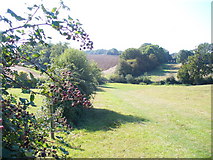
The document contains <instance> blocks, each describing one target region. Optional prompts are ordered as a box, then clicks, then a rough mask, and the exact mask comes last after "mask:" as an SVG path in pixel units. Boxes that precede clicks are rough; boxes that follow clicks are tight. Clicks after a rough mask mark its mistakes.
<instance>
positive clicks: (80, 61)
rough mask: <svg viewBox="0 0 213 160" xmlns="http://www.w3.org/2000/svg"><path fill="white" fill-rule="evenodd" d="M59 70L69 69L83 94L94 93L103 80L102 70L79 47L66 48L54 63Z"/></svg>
mask: <svg viewBox="0 0 213 160" xmlns="http://www.w3.org/2000/svg"><path fill="white" fill-rule="evenodd" d="M52 66H53V67H54V68H57V69H58V72H62V71H63V70H69V71H71V72H72V76H73V78H74V79H73V80H74V81H75V82H76V85H77V86H78V88H79V89H80V90H81V92H82V93H83V94H86V95H87V96H89V95H91V94H92V93H94V91H95V90H96V89H97V85H98V84H99V83H102V82H101V80H102V79H101V77H102V76H101V70H100V69H99V68H98V67H97V65H96V64H94V63H89V61H88V60H87V58H86V54H85V53H84V52H83V51H79V50H77V49H71V48H70V49H66V50H65V52H64V53H62V54H61V55H60V56H59V57H58V58H57V59H55V60H54V63H53V64H52Z"/></svg>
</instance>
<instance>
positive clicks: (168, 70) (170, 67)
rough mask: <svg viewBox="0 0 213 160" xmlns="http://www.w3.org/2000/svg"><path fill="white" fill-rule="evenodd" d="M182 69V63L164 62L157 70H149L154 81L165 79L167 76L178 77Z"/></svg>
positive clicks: (149, 74)
mask: <svg viewBox="0 0 213 160" xmlns="http://www.w3.org/2000/svg"><path fill="white" fill-rule="evenodd" d="M179 69H180V64H173V63H169V64H162V65H160V66H159V67H157V68H156V69H155V70H153V71H150V72H148V76H150V78H151V80H152V81H161V80H165V79H166V78H167V77H170V76H174V77H175V78H177V72H178V70H179Z"/></svg>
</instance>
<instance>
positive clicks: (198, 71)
mask: <svg viewBox="0 0 213 160" xmlns="http://www.w3.org/2000/svg"><path fill="white" fill-rule="evenodd" d="M212 72H213V67H212V64H206V63H205V58H204V56H203V55H199V54H195V55H194V56H190V57H189V59H188V62H187V63H185V64H183V65H182V66H181V68H180V70H179V71H178V75H177V77H178V79H179V80H180V81H181V82H182V83H186V84H202V83H203V81H204V79H205V77H207V76H209V74H211V73H212Z"/></svg>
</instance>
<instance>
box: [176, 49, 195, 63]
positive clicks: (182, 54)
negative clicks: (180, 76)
mask: <svg viewBox="0 0 213 160" xmlns="http://www.w3.org/2000/svg"><path fill="white" fill-rule="evenodd" d="M192 55H193V52H192V51H188V50H180V51H179V52H178V56H177V62H178V63H182V64H185V63H186V62H187V60H188V57H189V56H192Z"/></svg>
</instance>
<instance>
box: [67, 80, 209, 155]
mask: <svg viewBox="0 0 213 160" xmlns="http://www.w3.org/2000/svg"><path fill="white" fill-rule="evenodd" d="M101 89H102V91H100V92H98V94H97V95H96V97H95V101H94V106H95V108H94V109H91V110H90V111H89V112H87V113H85V115H84V119H83V120H82V122H80V124H79V125H80V127H79V129H76V130H74V131H73V132H72V134H71V135H68V136H67V135H66V140H67V141H69V142H70V143H71V144H72V145H75V146H81V147H80V148H77V149H74V150H70V149H69V148H67V149H68V150H69V151H70V153H71V155H70V156H71V157H81V158H82V157H96V158H104V157H108V158H109V157H114V158H117V157H120V158H123V157H135V158H139V157H146V158H154V157H158V158H160V157H167V158H171V157H181V158H192V157H197V158H201V157H210V151H211V148H210V147H211V139H210V138H211V137H210V136H211V121H210V118H211V104H210V85H205V86H140V85H131V84H108V85H105V86H103V87H102V88H101ZM64 136H65V135H64Z"/></svg>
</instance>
